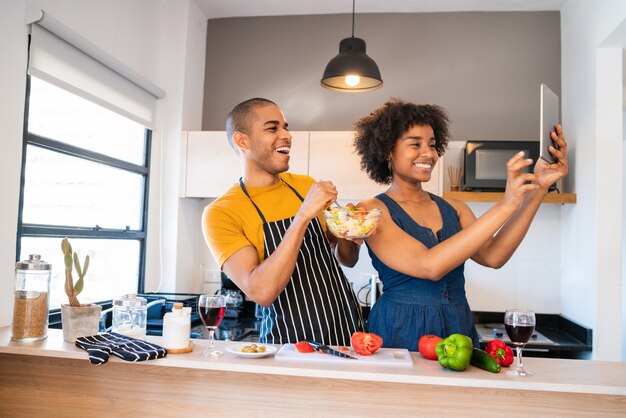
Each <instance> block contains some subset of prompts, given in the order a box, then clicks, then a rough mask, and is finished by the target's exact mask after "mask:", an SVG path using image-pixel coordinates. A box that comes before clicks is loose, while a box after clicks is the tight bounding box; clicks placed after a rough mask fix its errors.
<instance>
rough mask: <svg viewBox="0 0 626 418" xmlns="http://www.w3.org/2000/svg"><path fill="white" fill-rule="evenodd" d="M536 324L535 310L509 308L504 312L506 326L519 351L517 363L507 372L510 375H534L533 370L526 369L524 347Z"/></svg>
mask: <svg viewBox="0 0 626 418" xmlns="http://www.w3.org/2000/svg"><path fill="white" fill-rule="evenodd" d="M535 324H536V320H535V313H534V312H533V311H529V310H525V309H509V310H507V311H506V313H505V314H504V328H505V329H506V333H507V335H508V336H509V338H510V340H511V342H512V343H513V345H515V350H516V351H517V362H516V363H515V368H514V369H513V370H511V371H509V372H507V374H508V375H509V376H532V373H531V372H529V371H527V370H526V369H524V364H523V363H522V349H523V348H524V346H525V345H526V343H527V342H528V340H530V337H531V336H532V335H533V332H534V331H535Z"/></svg>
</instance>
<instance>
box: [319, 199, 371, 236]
mask: <svg viewBox="0 0 626 418" xmlns="http://www.w3.org/2000/svg"><path fill="white" fill-rule="evenodd" d="M381 215H382V212H381V211H380V209H372V210H367V209H365V208H361V207H357V206H347V207H345V208H337V207H332V208H329V209H327V210H325V211H324V219H326V225H327V226H328V229H329V230H330V232H332V234H333V235H335V236H336V237H338V238H367V237H369V236H370V235H372V234H373V233H374V231H375V230H376V227H377V226H378V223H379V222H380V218H381Z"/></svg>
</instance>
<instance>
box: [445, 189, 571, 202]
mask: <svg viewBox="0 0 626 418" xmlns="http://www.w3.org/2000/svg"><path fill="white" fill-rule="evenodd" d="M502 196H504V193H503V192H443V197H446V198H452V199H458V200H462V201H463V202H499V201H500V200H502ZM543 203H560V204H573V203H576V193H548V194H547V195H546V196H545V197H544V198H543Z"/></svg>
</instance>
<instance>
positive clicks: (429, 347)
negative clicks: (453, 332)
mask: <svg viewBox="0 0 626 418" xmlns="http://www.w3.org/2000/svg"><path fill="white" fill-rule="evenodd" d="M441 340H443V338H441V337H438V336H436V335H423V336H422V337H421V338H420V339H419V341H418V342H417V349H418V350H419V352H420V354H421V355H422V357H424V358H427V359H428V360H437V353H435V347H437V343H438V342H439V341H441Z"/></svg>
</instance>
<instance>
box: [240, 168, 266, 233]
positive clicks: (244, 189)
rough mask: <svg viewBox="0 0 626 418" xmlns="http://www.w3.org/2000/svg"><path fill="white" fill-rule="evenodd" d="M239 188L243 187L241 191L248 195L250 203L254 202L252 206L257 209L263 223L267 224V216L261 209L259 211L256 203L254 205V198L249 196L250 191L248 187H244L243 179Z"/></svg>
mask: <svg viewBox="0 0 626 418" xmlns="http://www.w3.org/2000/svg"><path fill="white" fill-rule="evenodd" d="M239 186H240V187H241V190H243V192H244V193H245V194H246V196H248V199H249V200H250V202H252V205H253V206H254V208H255V209H256V211H257V213H258V214H259V216H260V217H261V220H262V221H263V223H264V224H266V223H267V221H266V220H265V216H263V212H261V209H259V207H258V206H257V205H256V203H254V200H252V198H251V197H250V195H249V194H248V191H247V190H246V186H244V184H243V180H242V178H241V177H239Z"/></svg>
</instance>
